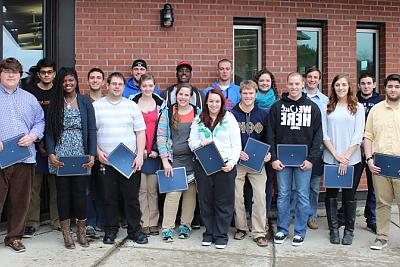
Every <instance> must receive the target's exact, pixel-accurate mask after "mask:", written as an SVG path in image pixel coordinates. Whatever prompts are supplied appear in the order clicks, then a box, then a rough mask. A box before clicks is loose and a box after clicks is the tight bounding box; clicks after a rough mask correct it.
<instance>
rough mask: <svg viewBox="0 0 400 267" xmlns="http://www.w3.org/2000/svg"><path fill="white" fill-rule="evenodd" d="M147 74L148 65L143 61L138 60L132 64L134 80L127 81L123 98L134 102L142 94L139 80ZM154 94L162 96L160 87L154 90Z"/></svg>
mask: <svg viewBox="0 0 400 267" xmlns="http://www.w3.org/2000/svg"><path fill="white" fill-rule="evenodd" d="M146 72H147V63H146V61H144V60H143V59H136V60H135V61H133V63H132V78H130V79H129V80H127V81H126V83H125V88H124V92H123V93H122V96H123V97H125V98H128V99H129V100H132V99H133V97H134V96H135V95H136V94H137V93H140V92H141V91H140V88H139V80H140V77H142V75H143V74H145V73H146ZM154 93H155V94H157V95H160V89H159V88H158V87H155V88H154Z"/></svg>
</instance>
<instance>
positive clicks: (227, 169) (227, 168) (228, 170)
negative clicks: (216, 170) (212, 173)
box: [221, 163, 233, 172]
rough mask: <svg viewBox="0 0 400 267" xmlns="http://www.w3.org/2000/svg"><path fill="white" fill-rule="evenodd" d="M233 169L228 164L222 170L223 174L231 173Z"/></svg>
mask: <svg viewBox="0 0 400 267" xmlns="http://www.w3.org/2000/svg"><path fill="white" fill-rule="evenodd" d="M232 169H233V167H232V166H231V164H229V163H226V164H225V166H224V167H222V168H221V170H222V171H223V172H230V171H231V170H232Z"/></svg>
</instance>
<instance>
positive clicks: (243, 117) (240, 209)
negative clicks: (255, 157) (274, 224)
mask: <svg viewBox="0 0 400 267" xmlns="http://www.w3.org/2000/svg"><path fill="white" fill-rule="evenodd" d="M256 95H257V84H256V83H255V82H253V81H251V80H247V81H243V82H241V83H240V97H241V100H240V102H239V103H238V104H237V105H236V106H235V107H234V108H233V109H232V110H231V112H232V114H233V115H234V116H235V118H236V120H237V121H238V123H239V126H240V135H241V141H242V151H241V152H240V159H241V160H243V161H246V160H248V159H249V156H248V155H247V154H246V153H245V152H244V148H245V146H246V142H247V140H248V139H249V137H252V138H254V139H256V140H259V141H261V142H264V143H265V142H266V140H265V136H266V134H265V132H266V125H267V112H266V111H265V110H263V109H259V108H258V107H257V105H254V102H255V99H256ZM270 159H271V154H270V153H268V154H267V155H265V157H264V162H268V161H269V160H270ZM246 176H247V178H248V179H249V181H250V183H251V187H252V188H253V208H252V214H251V224H252V231H251V232H252V237H253V240H254V242H256V243H257V245H258V246H260V247H266V246H267V245H268V242H267V239H266V237H265V236H266V229H265V224H266V218H267V216H266V198H265V184H266V182H267V175H266V172H265V169H264V168H263V169H262V171H261V173H258V172H255V171H252V170H250V169H248V168H246V167H244V166H241V165H237V176H236V179H235V227H236V233H235V237H234V238H235V239H236V240H242V239H244V238H245V236H246V233H247V231H249V227H248V226H247V219H246V210H245V207H244V197H243V187H244V182H245V179H246Z"/></svg>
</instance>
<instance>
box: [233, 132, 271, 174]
mask: <svg viewBox="0 0 400 267" xmlns="http://www.w3.org/2000/svg"><path fill="white" fill-rule="evenodd" d="M269 148H270V145H268V144H265V143H263V142H261V141H258V140H256V139H254V138H251V137H249V138H248V139H247V142H246V146H245V147H244V152H245V153H246V154H247V155H248V156H249V159H248V160H240V161H239V164H240V165H242V166H245V167H247V168H249V169H251V170H253V171H256V172H258V173H261V170H262V168H263V167H264V157H265V155H266V154H267V153H268V151H269Z"/></svg>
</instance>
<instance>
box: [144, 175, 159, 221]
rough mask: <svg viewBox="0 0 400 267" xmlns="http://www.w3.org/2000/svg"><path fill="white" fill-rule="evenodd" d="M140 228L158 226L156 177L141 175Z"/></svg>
mask: <svg viewBox="0 0 400 267" xmlns="http://www.w3.org/2000/svg"><path fill="white" fill-rule="evenodd" d="M139 202H140V211H141V212H142V227H150V226H158V217H159V213H158V183H157V175H155V174H144V173H142V176H141V182H140V189H139Z"/></svg>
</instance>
